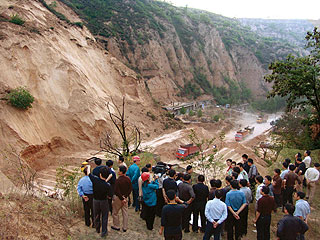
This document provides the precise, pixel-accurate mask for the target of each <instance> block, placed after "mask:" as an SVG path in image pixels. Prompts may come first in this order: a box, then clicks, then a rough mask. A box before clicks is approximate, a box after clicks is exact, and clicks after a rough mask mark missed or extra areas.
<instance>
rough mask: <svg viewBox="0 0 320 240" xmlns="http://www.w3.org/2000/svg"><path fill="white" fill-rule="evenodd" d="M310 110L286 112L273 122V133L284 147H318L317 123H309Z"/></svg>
mask: <svg viewBox="0 0 320 240" xmlns="http://www.w3.org/2000/svg"><path fill="white" fill-rule="evenodd" d="M310 113H311V110H310V109H309V110H306V111H300V112H297V113H287V114H285V115H283V116H282V117H281V118H280V119H279V120H277V121H276V123H275V128H274V130H273V134H274V135H275V136H276V137H277V139H278V140H279V141H281V142H282V143H283V144H284V146H285V147H288V148H300V149H319V148H320V138H319V135H318V131H319V129H318V128H317V127H316V126H318V125H309V124H308V116H309V115H310Z"/></svg>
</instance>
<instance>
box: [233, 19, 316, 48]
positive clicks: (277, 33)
mask: <svg viewBox="0 0 320 240" xmlns="http://www.w3.org/2000/svg"><path fill="white" fill-rule="evenodd" d="M238 20H239V21H240V23H241V24H243V25H244V26H248V27H250V30H252V31H254V32H256V33H258V34H259V35H261V36H264V37H272V38H274V39H278V40H280V41H284V42H289V43H290V44H292V45H296V46H298V47H299V48H300V49H301V51H302V49H303V48H304V46H305V44H306V41H305V36H306V33H307V32H308V31H312V30H313V28H314V26H315V24H314V22H311V21H308V20H297V19H287V20H280V19H258V18H241V19H238ZM301 53H304V51H302V52H301Z"/></svg>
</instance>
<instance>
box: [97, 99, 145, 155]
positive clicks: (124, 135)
mask: <svg viewBox="0 0 320 240" xmlns="http://www.w3.org/2000/svg"><path fill="white" fill-rule="evenodd" d="M125 103H126V101H125V97H124V96H123V97H122V104H121V105H120V106H119V105H117V104H116V103H115V101H114V99H113V98H112V97H110V101H109V102H108V103H107V113H108V115H109V119H110V121H111V122H112V124H113V126H114V127H115V129H116V132H117V133H118V134H120V136H121V142H120V143H119V142H117V141H116V140H115V139H114V138H112V137H111V136H112V131H106V132H105V134H104V136H103V137H102V138H101V139H100V149H101V151H104V152H107V153H110V154H113V155H117V156H129V155H130V153H135V152H137V151H138V149H139V147H140V144H141V132H140V130H139V128H138V127H137V126H135V125H134V124H131V123H130V122H129V121H128V120H127V119H126V115H125Z"/></svg>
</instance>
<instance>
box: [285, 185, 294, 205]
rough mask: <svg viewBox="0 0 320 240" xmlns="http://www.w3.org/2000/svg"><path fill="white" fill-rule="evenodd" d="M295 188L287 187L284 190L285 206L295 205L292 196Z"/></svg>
mask: <svg viewBox="0 0 320 240" xmlns="http://www.w3.org/2000/svg"><path fill="white" fill-rule="evenodd" d="M293 191H294V188H293V187H286V188H285V190H284V199H283V206H284V205H285V204H286V203H287V202H288V203H291V204H293V201H292V194H293Z"/></svg>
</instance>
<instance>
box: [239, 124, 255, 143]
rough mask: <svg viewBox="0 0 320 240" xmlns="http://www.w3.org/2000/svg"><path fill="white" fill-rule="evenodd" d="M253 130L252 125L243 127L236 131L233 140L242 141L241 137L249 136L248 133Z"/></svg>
mask: <svg viewBox="0 0 320 240" xmlns="http://www.w3.org/2000/svg"><path fill="white" fill-rule="evenodd" d="M253 131H254V127H249V126H247V127H245V128H244V129H241V130H239V131H237V133H236V135H235V136H234V138H235V140H236V141H237V142H240V141H242V140H243V139H245V138H246V137H247V136H249V134H252V133H253Z"/></svg>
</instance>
